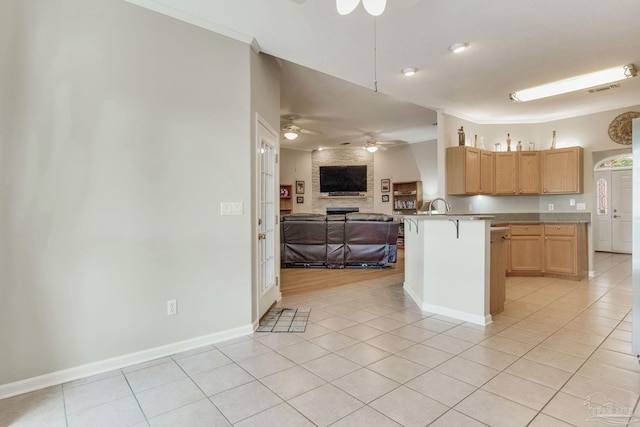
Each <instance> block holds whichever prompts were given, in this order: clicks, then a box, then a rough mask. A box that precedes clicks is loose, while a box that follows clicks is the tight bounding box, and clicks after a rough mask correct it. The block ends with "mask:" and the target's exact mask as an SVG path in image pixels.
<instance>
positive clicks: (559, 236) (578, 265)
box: [544, 224, 588, 280]
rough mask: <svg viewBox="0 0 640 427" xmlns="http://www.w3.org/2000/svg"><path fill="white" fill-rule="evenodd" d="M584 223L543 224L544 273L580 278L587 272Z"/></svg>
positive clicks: (585, 229) (585, 228)
mask: <svg viewBox="0 0 640 427" xmlns="http://www.w3.org/2000/svg"><path fill="white" fill-rule="evenodd" d="M587 257H588V254H587V227H586V224H545V226H544V264H545V273H547V274H553V275H559V276H570V277H571V278H573V279H576V280H580V279H582V278H584V277H586V275H587V273H588V266H587V264H588V260H587Z"/></svg>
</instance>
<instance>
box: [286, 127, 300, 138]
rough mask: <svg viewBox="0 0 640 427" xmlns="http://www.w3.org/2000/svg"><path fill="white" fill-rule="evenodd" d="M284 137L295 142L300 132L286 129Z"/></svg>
mask: <svg viewBox="0 0 640 427" xmlns="http://www.w3.org/2000/svg"><path fill="white" fill-rule="evenodd" d="M284 137H285V138H287V139H288V140H289V141H293V140H294V139H296V138H297V137H298V132H296V131H295V130H294V129H285V130H284Z"/></svg>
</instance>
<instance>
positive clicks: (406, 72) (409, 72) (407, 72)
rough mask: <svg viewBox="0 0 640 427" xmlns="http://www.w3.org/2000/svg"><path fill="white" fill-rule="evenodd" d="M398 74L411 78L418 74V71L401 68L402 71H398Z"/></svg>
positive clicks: (412, 68) (410, 68)
mask: <svg viewBox="0 0 640 427" xmlns="http://www.w3.org/2000/svg"><path fill="white" fill-rule="evenodd" d="M400 72H401V73H402V74H403V75H404V76H406V77H411V76H413V75H414V74H415V73H417V72H418V69H417V68H415V67H408V68H403V69H402V70H400Z"/></svg>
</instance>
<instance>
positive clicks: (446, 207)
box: [429, 197, 451, 216]
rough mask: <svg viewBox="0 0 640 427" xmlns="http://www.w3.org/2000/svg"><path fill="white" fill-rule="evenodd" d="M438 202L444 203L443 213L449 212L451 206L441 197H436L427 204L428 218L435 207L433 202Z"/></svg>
mask: <svg viewBox="0 0 640 427" xmlns="http://www.w3.org/2000/svg"><path fill="white" fill-rule="evenodd" d="M438 200H441V201H442V202H444V210H445V213H446V212H450V211H451V205H450V204H449V203H447V201H446V200H445V199H443V198H442V197H436V198H435V199H433V200H431V201H430V202H429V216H431V211H432V209H433V206H434V205H435V202H437V201H438Z"/></svg>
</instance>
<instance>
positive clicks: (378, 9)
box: [336, 0, 387, 16]
mask: <svg viewBox="0 0 640 427" xmlns="http://www.w3.org/2000/svg"><path fill="white" fill-rule="evenodd" d="M358 4H360V0H336V9H338V13H339V14H340V15H348V14H350V13H351V12H353V11H354V10H355V8H356V7H358ZM362 4H363V5H364V8H365V9H366V11H367V12H369V15H373V16H380V15H382V12H384V9H385V7H386V6H387V0H362Z"/></svg>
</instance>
